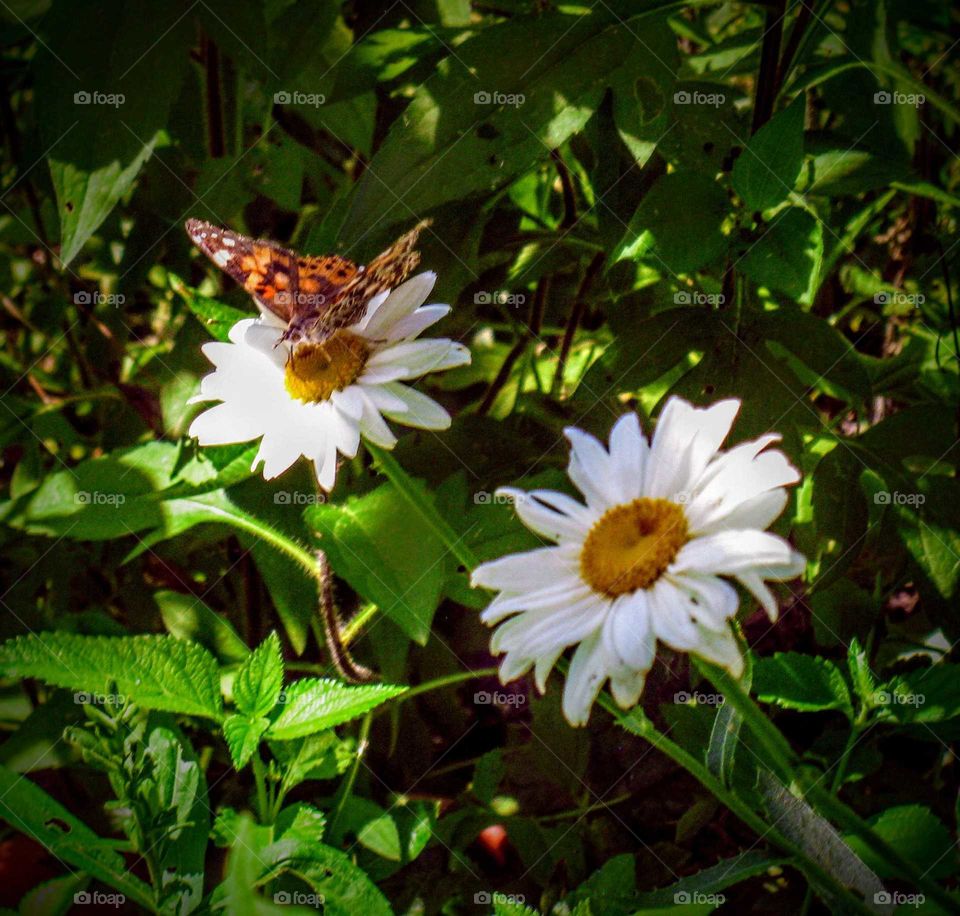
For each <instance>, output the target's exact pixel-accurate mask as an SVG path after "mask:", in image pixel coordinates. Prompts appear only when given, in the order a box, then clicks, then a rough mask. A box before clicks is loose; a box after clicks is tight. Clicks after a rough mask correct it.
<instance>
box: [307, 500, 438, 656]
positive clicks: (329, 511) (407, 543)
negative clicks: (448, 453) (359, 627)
mask: <svg viewBox="0 0 960 916" xmlns="http://www.w3.org/2000/svg"><path fill="white" fill-rule="evenodd" d="M416 486H417V489H418V491H419V493H420V495H421V497H422V498H423V500H424V501H425V502H426V503H427V504H429V503H431V502H432V501H433V495H432V494H431V493H430V492H429V491H428V490H427V488H426V487H424V486H423V485H422V484H420V483H417V484H416ZM306 519H307V521H308V523H309V524H311V525H313V526H314V527H315V528H316V529H317V531H318V533H319V535H320V539H321V541H320V543H321V546H322V547H323V549H324V551H326V554H327V557H328V559H329V560H330V564H331V566H333V568H334V569H335V570H336V572H337V575H339V576H342V577H343V578H344V579H346V580H347V582H349V583H350V585H351V586H352V587H353V588H354V589H355V590H356V591H357V592H359V593H360V594H361V595H362V596H363V597H364V598H366V599H367V600H368V601H370V602H371V603H373V604H376V605H377V606H378V607H379V608H380V610H381V611H382V612H383V613H384V614H386V615H387V616H388V617H389V618H390V619H391V620H393V622H394V623H396V625H397V626H398V627H400V629H402V630H403V631H404V632H405V633H406V634H407V635H408V636H409V637H410V638H411V639H413V640H414V641H415V642H418V643H420V644H421V645H424V644H425V643H426V641H427V639H428V638H429V636H430V624H431V622H432V621H433V615H434V613H435V612H436V609H437V606H438V605H439V604H440V598H441V595H442V593H443V586H444V582H445V581H446V579H447V576H448V568H449V566H450V565H452V563H451V560H450V559H449V558H448V554H447V550H446V548H445V546H444V545H443V544H442V543H441V541H440V539H439V538H438V537H437V536H436V535H435V534H434V533H433V530H432V529H431V528H430V527H429V526H428V525H427V524H426V522H425V521H424V520H423V519H422V518H421V517H420V516H419V515H416V514H415V513H412V512H411V511H410V507H409V505H408V504H407V502H406V500H405V499H404V498H403V496H402V494H400V493H399V492H398V491H397V489H396V488H395V487H394V486H393V485H392V484H390V483H385V484H383V485H382V486H380V487H378V488H377V489H376V490H374V491H373V492H371V493H366V494H364V495H363V496H359V497H351V498H349V499H348V500H347V501H346V502H345V503H341V504H334V503H325V504H322V505H317V506H311V507H310V508H309V509H308V510H307V512H306ZM401 531H402V532H403V536H402V537H401V536H399V535H398V532H401Z"/></svg>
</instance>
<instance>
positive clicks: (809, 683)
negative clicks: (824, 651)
mask: <svg viewBox="0 0 960 916" xmlns="http://www.w3.org/2000/svg"><path fill="white" fill-rule="evenodd" d="M753 689H754V693H755V694H756V695H757V698H758V699H760V700H762V701H763V702H764V703H774V704H776V705H777V706H782V707H783V708H784V709H799V710H803V711H806V712H815V711H818V710H822V709H841V710H843V711H844V712H845V713H847V714H848V715H852V709H851V705H850V691H849V690H848V689H847V683H846V681H845V680H844V679H843V674H842V673H841V671H840V669H839V668H838V667H837V666H836V665H835V664H833V662H831V661H828V660H827V659H825V658H821V657H819V656H815V655H803V654H801V653H800V652H777V653H776V654H775V655H774V656H773V657H771V658H757V659H755V660H754V669H753Z"/></svg>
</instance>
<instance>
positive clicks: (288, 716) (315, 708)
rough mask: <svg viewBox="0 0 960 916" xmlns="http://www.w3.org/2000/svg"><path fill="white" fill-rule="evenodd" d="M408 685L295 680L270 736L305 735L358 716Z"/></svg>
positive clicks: (308, 679) (280, 738)
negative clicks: (353, 684)
mask: <svg viewBox="0 0 960 916" xmlns="http://www.w3.org/2000/svg"><path fill="white" fill-rule="evenodd" d="M406 689H407V688H406V687H394V686H392V685H390V684H362V685H359V686H355V687H354V686H347V685H345V684H341V683H340V682H339V681H334V680H330V679H325V678H304V679H303V680H299V681H294V682H293V683H292V684H291V685H290V686H289V687H287V689H286V690H285V691H284V693H285V699H284V704H283V710H282V712H281V713H280V715H279V716H277V718H276V719H275V720H274V721H273V724H272V725H271V726H270V730H269V733H268V734H269V737H270V738H273V739H279V740H289V739H291V738H302V737H304V736H305V735H310V734H313V733H314V732H320V731H325V730H326V729H328V728H333V727H334V726H335V725H340V724H342V723H343V722H349V721H350V720H351V719H356V718H359V717H360V716H362V715H363V714H364V713H367V712H369V711H370V710H371V709H374V708H375V707H377V706H379V705H380V704H381V703H383V702H385V701H386V700H389V699H390V698H391V697H395V696H399V695H400V694H401V693H403V692H404V691H405V690H406Z"/></svg>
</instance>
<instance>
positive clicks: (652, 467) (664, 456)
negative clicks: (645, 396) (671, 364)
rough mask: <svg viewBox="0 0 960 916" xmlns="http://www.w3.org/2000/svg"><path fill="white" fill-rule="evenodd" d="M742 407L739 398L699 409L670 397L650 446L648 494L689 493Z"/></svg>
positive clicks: (669, 494) (670, 496) (665, 496)
mask: <svg viewBox="0 0 960 916" xmlns="http://www.w3.org/2000/svg"><path fill="white" fill-rule="evenodd" d="M739 408H740V402H739V401H736V400H727V401H718V402H717V403H716V404H713V405H712V406H710V407H708V408H706V409H698V408H695V407H694V406H693V405H692V404H689V403H687V402H686V401H684V400H682V399H681V398H677V397H672V398H670V399H669V400H668V401H667V403H666V406H665V407H664V408H663V410H662V411H661V413H660V418H659V420H658V421H657V429H656V432H655V433H654V436H653V442H652V444H651V446H650V461H649V469H648V476H647V480H646V487H645V491H646V495H647V496H652V497H661V498H666V499H672V498H673V497H675V496H677V495H678V494H688V493H689V492H690V490H691V489H692V488H693V487H694V486H695V484H696V483H697V480H698V478H699V477H700V475H701V474H702V473H703V471H704V469H705V468H706V467H707V465H708V464H709V462H710V459H711V458H713V456H714V455H715V454H716V451H717V449H718V448H719V447H720V445H721V444H722V442H723V440H724V439H725V438H726V436H727V434H728V433H729V432H730V427H731V426H732V425H733V420H734V417H735V416H736V414H737V411H738V410H739Z"/></svg>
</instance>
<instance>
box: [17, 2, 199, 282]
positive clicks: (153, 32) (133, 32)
mask: <svg viewBox="0 0 960 916" xmlns="http://www.w3.org/2000/svg"><path fill="white" fill-rule="evenodd" d="M158 35H159V36H160V37H161V38H162V42H161V41H159V40H158ZM192 42H193V29H192V28H191V22H190V20H189V18H186V17H184V16H183V14H182V13H181V12H178V11H177V10H176V9H175V8H173V7H167V8H164V7H163V6H162V5H159V4H157V3H155V2H151V0H132V2H127V3H124V2H121V0H105V2H104V3H102V4H101V5H99V6H98V8H97V14H96V15H89V16H74V15H72V10H71V8H70V4H69V3H56V4H55V5H54V7H53V9H52V10H51V13H50V15H48V16H46V17H44V20H43V39H42V40H41V41H40V42H39V46H38V49H37V54H36V56H35V57H34V60H33V70H34V75H35V96H36V105H37V114H38V117H37V123H38V124H39V126H40V129H41V131H42V134H43V146H44V148H46V149H49V152H48V154H47V155H48V160H49V164H50V176H51V178H52V180H53V187H54V191H55V192H56V196H57V209H58V212H59V215H60V257H61V259H62V260H63V263H64V264H69V263H70V262H71V261H72V260H73V259H74V258H75V257H76V256H77V254H78V253H79V252H80V249H81V248H82V247H83V245H84V243H85V242H86V241H87V239H89V238H90V236H91V235H92V234H93V233H94V232H96V230H97V229H98V228H99V226H100V224H101V223H102V222H103V221H104V219H106V217H107V216H108V215H109V213H110V211H111V210H112V209H113V208H114V206H116V204H117V203H118V202H119V201H120V199H121V198H122V197H123V196H124V195H125V194H126V193H127V192H128V191H129V190H130V187H131V185H132V184H133V182H134V180H135V179H136V177H137V175H138V174H139V172H140V170H141V168H142V167H143V164H144V163H145V162H146V161H147V159H148V158H149V157H150V155H151V153H152V152H153V150H154V148H155V147H156V146H157V144H158V143H160V142H161V140H162V139H163V138H164V137H165V128H166V124H167V116H168V112H169V110H170V107H171V105H172V104H173V101H174V99H175V98H176V96H177V93H178V92H179V89H180V83H181V82H182V80H183V78H184V76H185V75H186V73H187V68H188V66H189V50H190V47H191V45H192ZM158 45H159V47H158Z"/></svg>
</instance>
